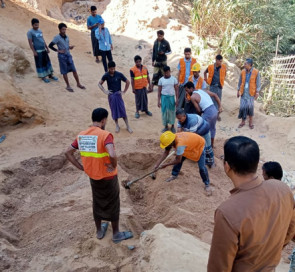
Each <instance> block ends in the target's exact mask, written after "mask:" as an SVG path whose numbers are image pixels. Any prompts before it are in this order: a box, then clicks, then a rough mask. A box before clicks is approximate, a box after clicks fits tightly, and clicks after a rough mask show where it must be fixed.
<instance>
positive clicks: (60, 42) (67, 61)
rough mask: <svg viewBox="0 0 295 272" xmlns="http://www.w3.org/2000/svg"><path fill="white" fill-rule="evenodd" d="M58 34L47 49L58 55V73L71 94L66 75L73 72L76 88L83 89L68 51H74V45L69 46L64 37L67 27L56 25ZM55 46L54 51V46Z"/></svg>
mask: <svg viewBox="0 0 295 272" xmlns="http://www.w3.org/2000/svg"><path fill="white" fill-rule="evenodd" d="M58 29H59V34H58V35H56V36H55V37H54V38H53V40H52V42H51V43H50V44H49V48H50V49H52V50H53V51H55V52H57V53H58V55H57V56H58V62H59V67H60V73H61V74H62V75H63V78H64V81H65V82H66V84H67V87H66V90H68V91H69V92H73V91H74V90H73V88H72V87H71V86H70V83H69V79H68V73H70V72H73V75H74V78H75V80H76V82H77V87H78V88H80V89H83V90H84V89H85V87H84V86H83V85H82V84H81V83H80V80H79V76H78V73H77V70H76V67H75V64H74V61H73V57H72V55H71V53H70V50H72V49H74V47H75V46H74V45H70V40H69V37H68V36H67V35H66V31H67V25H66V24H64V23H60V24H59V25H58ZM55 44H56V45H57V48H58V49H56V48H55V47H54V45H55Z"/></svg>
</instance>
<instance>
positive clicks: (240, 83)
mask: <svg viewBox="0 0 295 272" xmlns="http://www.w3.org/2000/svg"><path fill="white" fill-rule="evenodd" d="M241 85H242V75H240V79H239V83H238V92H237V98H239V97H240V88H241Z"/></svg>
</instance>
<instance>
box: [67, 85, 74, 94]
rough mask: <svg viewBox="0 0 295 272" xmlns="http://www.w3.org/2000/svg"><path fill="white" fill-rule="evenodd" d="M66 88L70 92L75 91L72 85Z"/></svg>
mask: <svg viewBox="0 0 295 272" xmlns="http://www.w3.org/2000/svg"><path fill="white" fill-rule="evenodd" d="M66 90H67V91H69V92H71V93H72V92H73V91H74V90H73V88H72V87H71V86H68V87H66Z"/></svg>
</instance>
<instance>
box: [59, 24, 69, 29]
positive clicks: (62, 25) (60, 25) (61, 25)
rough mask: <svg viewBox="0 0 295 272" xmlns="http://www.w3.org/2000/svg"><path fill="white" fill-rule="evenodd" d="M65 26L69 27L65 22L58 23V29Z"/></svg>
mask: <svg viewBox="0 0 295 272" xmlns="http://www.w3.org/2000/svg"><path fill="white" fill-rule="evenodd" d="M63 27H65V28H68V27H67V25H66V24H65V23H60V24H59V25H58V29H59V30H61V29H62V28H63Z"/></svg>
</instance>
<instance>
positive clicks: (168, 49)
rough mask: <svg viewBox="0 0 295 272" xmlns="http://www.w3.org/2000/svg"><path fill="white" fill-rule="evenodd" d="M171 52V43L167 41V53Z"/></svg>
mask: <svg viewBox="0 0 295 272" xmlns="http://www.w3.org/2000/svg"><path fill="white" fill-rule="evenodd" d="M171 53H172V51H171V47H170V43H169V42H168V41H167V49H166V52H165V55H170V54H171Z"/></svg>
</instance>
